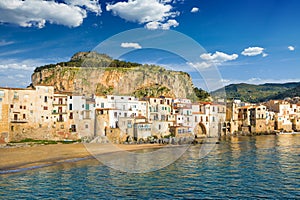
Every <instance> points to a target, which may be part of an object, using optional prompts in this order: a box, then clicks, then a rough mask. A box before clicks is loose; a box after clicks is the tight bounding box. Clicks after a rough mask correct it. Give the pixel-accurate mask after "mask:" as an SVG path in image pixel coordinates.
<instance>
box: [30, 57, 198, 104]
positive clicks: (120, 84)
mask: <svg viewBox="0 0 300 200" xmlns="http://www.w3.org/2000/svg"><path fill="white" fill-rule="evenodd" d="M87 55H88V54H84V53H78V54H75V55H74V56H73V57H72V60H71V61H69V62H66V63H59V64H56V65H51V67H45V66H44V67H40V68H37V69H38V70H35V72H34V73H33V75H32V85H33V86H35V85H40V84H46V85H52V86H54V87H55V90H56V91H63V92H76V93H84V94H95V93H96V94H100V95H106V94H118V95H135V96H138V97H141V96H160V95H165V96H172V97H177V98H190V99H195V98H196V97H195V94H194V92H193V87H194V86H193V83H192V80H191V78H190V76H189V74H187V73H185V72H178V71H170V70H166V69H164V68H162V67H159V66H153V65H136V63H134V65H133V66H131V65H130V64H129V65H126V67H119V66H118V65H121V64H122V63H121V64H119V63H120V62H119V61H117V62H116V63H115V62H114V65H108V64H107V63H106V64H105V66H106V67H103V63H101V61H100V62H99V65H98V67H97V66H96V65H95V58H94V57H95V56H93V65H92V66H91V67H90V66H89V67H86V66H85V64H84V63H85V62H87V63H90V62H89V59H88V58H86V56H87ZM74 58H75V59H76V60H77V61H74ZM83 58H85V60H83ZM105 59H106V61H107V57H105ZM101 60H102V61H103V59H101ZM78 62H80V63H81V66H80V67H78ZM112 62H113V61H112ZM123 64H124V63H123ZM123 64H122V65H123ZM127 64H128V63H127ZM49 66H50V65H49ZM99 66H100V67H99ZM111 66H113V67H111Z"/></svg>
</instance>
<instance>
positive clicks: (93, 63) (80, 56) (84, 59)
mask: <svg viewBox="0 0 300 200" xmlns="http://www.w3.org/2000/svg"><path fill="white" fill-rule="evenodd" d="M140 65H141V64H139V63H133V62H126V61H122V60H116V59H112V58H111V57H109V56H107V55H105V54H99V53H97V52H79V53H76V54H75V55H74V56H72V58H71V60H70V61H68V62H60V63H56V64H49V65H44V66H41V67H37V68H36V69H35V70H34V72H41V71H42V70H44V69H50V68H55V67H56V66H61V67H108V68H131V67H137V66H140Z"/></svg>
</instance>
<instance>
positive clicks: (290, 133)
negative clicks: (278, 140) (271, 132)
mask: <svg viewBox="0 0 300 200" xmlns="http://www.w3.org/2000/svg"><path fill="white" fill-rule="evenodd" d="M296 134H300V132H294V131H292V132H283V131H280V132H277V133H276V135H296Z"/></svg>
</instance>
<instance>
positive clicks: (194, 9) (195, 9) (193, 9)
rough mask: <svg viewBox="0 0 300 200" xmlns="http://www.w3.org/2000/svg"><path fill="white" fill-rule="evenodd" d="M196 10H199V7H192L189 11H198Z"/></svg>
mask: <svg viewBox="0 0 300 200" xmlns="http://www.w3.org/2000/svg"><path fill="white" fill-rule="evenodd" d="M198 11H199V8H197V7H194V8H192V10H191V13H196V12H198Z"/></svg>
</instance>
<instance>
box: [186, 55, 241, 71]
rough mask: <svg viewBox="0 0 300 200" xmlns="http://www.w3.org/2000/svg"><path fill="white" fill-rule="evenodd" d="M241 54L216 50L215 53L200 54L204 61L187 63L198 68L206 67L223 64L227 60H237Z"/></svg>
mask: <svg viewBox="0 0 300 200" xmlns="http://www.w3.org/2000/svg"><path fill="white" fill-rule="evenodd" d="M238 57H239V56H238V55H237V54H231V55H229V54H226V53H223V52H219V51H216V52H215V53H214V54H212V53H204V54H201V55H200V58H201V59H202V60H204V61H202V62H194V63H191V62H189V63H187V64H188V65H190V66H192V67H195V68H198V69H206V68H209V67H212V66H220V65H223V64H224V63H225V62H227V61H232V60H236V59H237V58H238Z"/></svg>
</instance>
